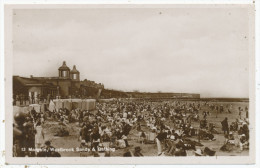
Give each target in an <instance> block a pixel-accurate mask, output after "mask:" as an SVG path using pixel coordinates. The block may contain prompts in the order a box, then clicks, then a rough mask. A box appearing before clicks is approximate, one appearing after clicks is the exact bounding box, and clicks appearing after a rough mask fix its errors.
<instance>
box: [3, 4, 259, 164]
mask: <svg viewBox="0 0 260 168" xmlns="http://www.w3.org/2000/svg"><path fill="white" fill-rule="evenodd" d="M5 9H6V11H5V14H6V16H5V17H6V25H5V26H10V29H8V30H7V29H6V31H8V35H7V37H6V42H7V43H8V45H7V49H6V50H7V55H8V56H5V59H6V65H8V66H7V67H6V77H7V82H8V83H9V85H8V86H6V91H7V94H8V96H7V99H6V107H7V110H6V116H7V119H6V124H7V126H6V127H7V129H8V130H7V129H6V143H7V146H8V151H7V156H6V157H7V158H9V162H10V163H21V162H23V159H27V160H29V161H31V162H33V163H39V162H40V161H42V162H43V163H44V162H46V163H51V164H55V159H54V158H56V159H58V161H59V162H58V163H59V164H62V163H68V162H69V163H68V164H70V163H72V162H73V163H75V162H76V160H75V159H74V160H70V159H73V158H77V159H79V160H78V161H77V163H76V164H84V163H85V162H84V161H86V162H88V163H92V162H91V160H93V163H97V164H102V163H104V162H103V161H107V160H109V161H111V162H112V163H114V164H124V163H130V162H131V163H136V164H137V163H145V161H146V163H147V162H148V163H149V161H151V163H155V164H161V161H160V160H161V159H163V160H164V159H165V160H166V161H165V162H164V164H172V163H173V162H174V163H175V164H176V163H180V164H189V162H190V163H195V162H196V160H197V161H198V160H200V162H201V163H212V164H216V163H217V164H224V163H229V164H235V163H238V164H239V163H243V164H250V163H254V152H255V149H254V143H255V142H254V136H255V135H254V116H255V111H254V96H253V95H254V86H253V85H254V84H253V82H254V52H253V50H254V40H253V36H254V12H253V11H254V6H252V5H82V6H81V5H74V6H70V5H45V6H44V5H31V6H30V5H25V6H23V5H13V6H12V5H9V6H8V5H7V6H6V7H5ZM7 18H8V19H7ZM7 70H8V72H7ZM7 120H8V121H7ZM62 158H64V159H62ZM101 158H102V159H101ZM103 158H104V159H103ZM117 158H118V159H117ZM144 158H146V159H145V160H144ZM241 158H243V159H241ZM46 159H47V160H46ZM51 159H54V160H51ZM84 159H85V160H84ZM116 159H117V161H116ZM49 160H50V162H48V161H49ZM120 160H122V162H121V161H120ZM236 160H237V162H236ZM63 161H64V162H63ZM70 161H71V162H70ZM135 161H136V162H135ZM31 162H29V163H31Z"/></svg>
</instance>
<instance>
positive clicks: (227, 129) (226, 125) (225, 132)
mask: <svg viewBox="0 0 260 168" xmlns="http://www.w3.org/2000/svg"><path fill="white" fill-rule="evenodd" d="M221 125H222V130H223V131H224V135H228V134H229V128H228V118H227V117H226V118H225V119H224V120H223V121H222V122H221Z"/></svg>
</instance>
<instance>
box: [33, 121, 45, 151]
mask: <svg viewBox="0 0 260 168" xmlns="http://www.w3.org/2000/svg"><path fill="white" fill-rule="evenodd" d="M35 129H36V135H35V148H41V147H42V145H43V143H44V133H43V129H42V126H41V122H38V123H37V125H36V128H35Z"/></svg>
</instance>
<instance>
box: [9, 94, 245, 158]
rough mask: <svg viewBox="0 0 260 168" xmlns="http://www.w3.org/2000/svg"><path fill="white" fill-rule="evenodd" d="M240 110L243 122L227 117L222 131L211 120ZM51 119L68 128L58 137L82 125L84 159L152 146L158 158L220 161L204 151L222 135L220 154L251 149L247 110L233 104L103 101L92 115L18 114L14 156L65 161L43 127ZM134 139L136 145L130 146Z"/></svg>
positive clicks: (135, 152) (74, 112)
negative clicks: (223, 139) (171, 157)
mask: <svg viewBox="0 0 260 168" xmlns="http://www.w3.org/2000/svg"><path fill="white" fill-rule="evenodd" d="M237 110H238V111H239V116H237V120H235V121H233V122H229V121H228V118H227V117H226V118H223V120H222V121H221V123H219V124H220V125H221V130H220V129H219V128H217V127H216V125H215V124H214V123H212V122H209V120H208V117H209V116H210V117H212V115H213V112H214V114H216V116H214V117H216V118H218V117H219V116H218V114H221V113H232V112H234V111H237ZM243 112H245V113H246V117H245V118H244V119H242V117H241V116H242V113H243ZM49 119H52V120H54V121H57V122H59V123H60V126H61V128H62V129H61V132H60V133H57V136H66V135H68V134H69V131H67V130H66V129H65V128H66V127H68V126H69V124H70V123H77V124H78V127H80V131H79V133H78V140H79V147H80V148H88V149H91V152H80V156H94V157H98V156H102V155H103V156H106V157H109V156H112V155H113V154H112V153H111V150H109V149H115V150H119V149H122V150H123V151H124V152H123V156H124V157H131V156H133V157H140V156H144V154H143V153H142V147H144V146H145V145H147V144H156V146H157V153H156V155H157V156H165V155H167V156H189V155H196V156H214V155H216V149H212V148H211V147H210V146H204V145H203V141H215V140H216V137H215V135H216V134H220V133H221V134H222V133H224V137H225V142H224V143H223V146H222V147H221V149H220V150H222V151H229V150H233V149H234V148H235V147H238V148H239V149H240V150H241V151H242V150H245V149H248V148H249V128H248V126H249V122H248V108H247V107H244V108H242V107H239V109H234V108H233V107H232V104H226V105H225V106H223V105H217V104H215V103H214V102H201V101H197V102H191V101H161V100H157V101H151V100H127V99H122V100H116V101H111V102H97V103H96V109H95V110H91V111H87V110H80V109H73V110H71V111H69V110H68V109H66V108H61V109H59V110H58V111H54V112H45V113H37V112H36V111H35V110H34V109H33V110H31V111H30V112H28V113H22V112H19V113H17V114H15V116H14V121H15V123H14V141H13V146H14V149H13V151H14V156H18V157H24V156H30V157H33V156H38V157H59V156H60V153H58V152H56V151H55V150H54V149H55V148H54V147H53V146H52V145H51V141H50V140H46V138H45V137H44V132H43V125H44V123H45V121H46V120H49ZM65 132H67V133H66V134H65ZM63 133H64V134H63ZM133 140H134V142H135V143H133V144H134V146H133V144H131V143H130V142H133ZM30 149H37V151H35V150H30ZM101 149H102V150H101ZM106 149H107V150H106Z"/></svg>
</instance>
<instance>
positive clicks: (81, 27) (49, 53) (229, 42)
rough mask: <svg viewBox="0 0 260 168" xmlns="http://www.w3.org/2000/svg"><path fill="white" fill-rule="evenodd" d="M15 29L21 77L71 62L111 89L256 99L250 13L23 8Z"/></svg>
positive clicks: (86, 76)
mask: <svg viewBox="0 0 260 168" xmlns="http://www.w3.org/2000/svg"><path fill="white" fill-rule="evenodd" d="M13 23H14V24H13V44H14V45H13V54H14V55H13V57H14V59H13V63H14V69H13V71H14V75H20V76H25V77H29V76H30V75H33V76H58V68H59V67H60V66H61V65H62V61H66V62H67V65H68V66H69V67H70V68H72V66H73V65H76V67H77V69H78V70H79V71H80V78H81V80H84V79H89V80H94V81H96V82H97V83H103V84H104V85H105V88H111V89H118V90H124V91H133V90H139V91H145V92H157V91H162V92H186V93H200V94H201V97H248V96H249V90H248V87H249V82H248V78H249V75H248V71H249V70H248V68H249V61H248V57H249V55H248V50H249V47H248V31H249V29H248V15H247V10H246V9H242V8H232V9H227V8H226V9H223V8H222V9H221V8H210V9H206V8H203V9H202V8H201V9H199V8H175V9H174V8H168V9H152V8H146V9H141V8H139V9H133V8H132V9H130V8H129V9H116V8H114V9H104V8H103V9H90V8H89V9H40V10H39V9H37V10H36V9H27V10H25V9H19V10H14V13H13Z"/></svg>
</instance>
